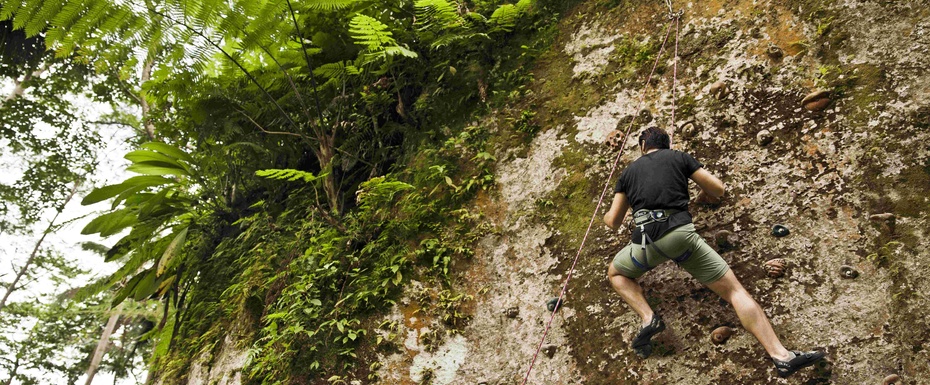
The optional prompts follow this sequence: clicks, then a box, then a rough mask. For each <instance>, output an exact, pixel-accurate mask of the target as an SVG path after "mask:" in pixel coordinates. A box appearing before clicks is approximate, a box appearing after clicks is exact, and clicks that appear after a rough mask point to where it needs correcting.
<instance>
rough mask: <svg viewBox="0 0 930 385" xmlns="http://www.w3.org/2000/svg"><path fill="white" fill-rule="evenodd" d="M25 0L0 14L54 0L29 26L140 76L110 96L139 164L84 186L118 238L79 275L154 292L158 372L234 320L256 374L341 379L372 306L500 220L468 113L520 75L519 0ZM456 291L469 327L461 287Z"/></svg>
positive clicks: (449, 267)
mask: <svg viewBox="0 0 930 385" xmlns="http://www.w3.org/2000/svg"><path fill="white" fill-rule="evenodd" d="M32 3H33V2H30V3H29V4H24V3H21V2H17V3H16V4H15V5H9V6H7V4H4V6H5V8H4V9H5V10H4V11H3V13H0V19H4V18H12V20H13V22H14V24H16V25H23V26H24V25H26V24H17V21H16V20H17V18H19V19H24V18H27V17H28V16H23V14H30V15H31V14H36V13H38V11H39V10H40V8H41V9H45V8H46V5H47V9H45V11H43V12H47V14H46V16H43V18H40V19H44V20H39V21H31V20H30V21H29V22H32V23H34V24H33V27H32V28H31V29H29V31H28V32H32V31H34V30H36V28H38V30H40V31H46V32H45V36H46V44H47V45H48V47H49V48H51V49H53V50H55V52H57V53H58V54H60V55H62V56H67V55H73V56H74V60H77V61H82V62H86V63H88V64H89V65H90V66H91V67H92V68H93V69H94V70H95V71H97V73H99V74H101V75H103V76H104V77H106V78H107V79H108V81H109V82H111V83H108V84H117V85H119V86H120V87H125V83H131V82H136V83H138V89H130V90H129V92H122V93H120V94H119V95H120V96H118V98H121V99H120V100H122V101H130V102H133V103H139V104H142V105H143V106H148V107H147V108H148V111H149V112H147V113H146V115H145V116H142V117H140V118H139V119H137V120H136V122H140V123H143V124H151V125H152V126H154V127H155V130H154V132H153V135H152V136H154V139H156V140H154V141H148V142H146V143H142V144H140V145H139V146H138V149H137V150H135V151H132V152H130V153H129V154H127V155H126V159H127V160H129V161H130V162H131V165H130V166H129V168H128V170H130V171H132V172H135V173H137V174H139V175H137V176H133V177H131V178H127V179H126V180H124V181H122V182H120V183H116V184H112V185H109V186H103V187H100V188H98V189H95V190H94V191H92V192H91V193H90V194H88V195H87V196H86V197H85V199H84V203H87V204H90V203H94V202H102V201H106V200H110V201H111V206H110V207H111V210H110V211H109V212H107V213H103V214H101V215H100V216H98V217H96V218H95V219H94V220H92V221H91V222H90V223H89V224H88V225H87V226H86V227H85V228H84V232H85V233H92V234H100V235H103V236H111V235H116V236H119V237H120V239H119V240H118V241H117V242H116V244H115V245H114V246H113V247H112V248H111V249H110V250H108V251H107V254H106V257H105V260H106V261H115V262H118V263H119V264H120V266H121V267H120V269H119V270H118V271H117V272H116V273H114V274H113V275H112V276H110V277H108V278H107V279H105V280H104V281H101V282H100V283H98V284H96V285H93V287H92V289H87V290H85V291H83V292H82V293H81V294H82V296H83V297H86V296H88V295H90V294H89V293H92V292H93V291H95V290H97V291H103V290H106V289H107V288H110V289H111V290H112V291H113V292H114V296H113V298H112V299H110V303H111V304H117V303H122V302H125V301H126V300H127V299H132V300H133V301H135V302H139V303H145V302H146V301H148V300H160V301H162V302H163V304H162V309H163V311H164V312H163V314H162V318H161V320H160V322H159V325H158V327H157V328H156V330H154V331H152V332H151V335H152V338H153V343H152V351H153V355H152V358H151V361H150V362H151V365H152V368H153V373H154V375H155V377H158V378H161V379H163V380H165V381H168V382H170V381H173V380H174V379H181V378H184V376H183V374H184V372H185V370H187V369H188V365H189V364H190V362H191V360H192V359H193V357H201V356H203V355H209V353H211V352H214V351H215V349H217V348H218V346H219V344H218V341H221V340H222V339H223V336H224V335H225V334H227V333H237V334H241V335H242V336H243V339H245V340H248V341H252V343H251V345H250V348H249V359H248V362H247V364H246V368H245V372H244V373H246V374H248V376H249V378H250V380H251V381H252V382H254V383H269V384H271V383H304V382H312V381H308V380H307V379H308V378H310V379H314V378H315V379H323V378H331V377H332V376H334V375H337V374H338V376H339V377H340V378H341V377H342V376H343V375H344V374H345V373H347V371H350V370H351V369H352V368H353V366H354V365H355V363H356V361H357V357H358V356H359V355H358V354H357V352H358V349H359V346H363V345H364V344H365V342H364V341H368V340H373V339H374V338H375V337H374V335H373V333H372V331H371V325H369V324H366V322H365V320H366V319H367V317H370V316H372V315H374V314H377V313H378V312H381V311H384V310H385V308H386V307H387V306H388V305H390V304H391V303H392V301H393V300H394V299H396V298H397V295H398V293H400V292H401V291H402V289H403V286H404V285H405V283H406V282H408V280H409V279H410V278H411V277H414V276H421V277H431V279H435V280H437V281H438V282H440V284H443V283H442V282H447V280H448V279H450V278H449V277H450V274H451V273H452V271H454V268H455V266H456V264H457V263H465V262H466V261H467V260H468V258H469V257H470V256H471V254H472V252H471V245H472V243H473V242H475V240H476V239H477V238H478V237H480V236H481V235H482V234H484V233H486V232H488V231H491V229H489V228H488V226H486V225H481V223H480V222H481V215H480V213H477V212H474V211H473V209H470V208H467V205H468V202H470V201H471V200H472V199H474V197H475V196H476V195H477V194H479V193H480V192H481V191H484V190H488V189H491V188H493V186H494V175H493V168H494V163H495V161H496V160H495V159H494V157H493V156H492V155H491V154H490V152H489V151H490V150H489V149H487V148H485V147H486V143H487V137H488V135H489V134H488V128H487V127H481V126H477V125H471V126H468V127H466V128H464V129H462V128H461V127H462V126H463V124H462V123H461V121H462V120H463V119H464V115H465V114H466V113H467V112H470V111H472V109H474V108H475V107H477V106H482V105H483V103H485V102H487V101H488V97H489V95H494V93H495V92H501V93H504V94H510V93H512V92H513V91H511V90H505V89H500V90H498V89H497V88H495V87H498V86H499V87H498V88H503V87H504V86H509V85H511V84H515V83H518V82H520V79H525V78H523V77H521V75H520V73H522V72H519V71H525V70H524V69H522V68H525V67H526V66H525V65H524V64H525V63H524V61H525V60H529V59H526V58H525V57H524V56H521V51H520V50H517V49H515V47H518V46H519V45H516V46H515V45H514V44H515V43H512V42H509V41H508V38H509V37H512V36H513V35H514V34H516V33H518V32H519V31H520V29H521V26H523V27H527V28H525V29H526V30H532V29H533V28H535V27H529V26H530V24H529V21H526V20H530V19H532V17H533V8H534V7H533V6H532V4H533V3H531V2H529V1H520V2H519V3H517V4H515V5H508V4H504V5H499V4H494V5H493V6H489V7H488V9H487V11H486V12H485V11H482V13H479V12H472V11H468V10H467V9H466V8H464V7H462V6H461V5H462V4H456V3H452V2H448V1H441V0H436V1H416V2H415V3H411V2H407V1H393V0H392V1H385V2H372V1H365V0H354V1H351V0H313V1H306V2H291V1H283V2H282V1H269V2H253V1H245V0H235V1H232V2H221V1H216V0H193V1H185V2H174V1H168V2H149V3H145V5H142V4H131V3H120V2H117V3H111V2H105V1H98V0H87V1H86V2H81V1H78V0H62V1H58V2H51V3H55V4H48V3H49V2H46V3H47V4H46V5H41V6H40V5H37V4H32ZM76 5H80V6H76ZM6 9H10V10H9V11H8V12H7V10H6ZM48 15H51V16H48ZM414 15H416V17H414ZM523 21H526V22H525V23H524V24H521V23H522V22H523ZM514 52H515V53H514ZM505 60H506V61H507V62H506V63H504V64H502V62H504V61H505ZM140 69H141V72H142V74H139V72H140ZM146 71H148V72H146ZM450 126H451V127H452V129H450ZM453 129H454V131H453ZM168 143H171V144H170V145H169V144H168ZM297 181H300V182H302V183H288V182H297ZM444 293H445V294H443V296H442V297H441V298H440V299H441V302H442V303H443V304H444V305H443V307H441V309H444V310H442V311H443V312H447V313H449V314H448V316H443V319H445V320H446V322H447V324H449V325H452V327H454V328H459V327H461V326H462V325H463V324H464V323H465V322H467V316H466V315H465V314H464V313H463V312H462V310H461V304H462V303H463V302H464V301H467V298H468V297H467V296H466V295H460V294H452V292H451V291H447V292H444ZM130 303H131V302H130Z"/></svg>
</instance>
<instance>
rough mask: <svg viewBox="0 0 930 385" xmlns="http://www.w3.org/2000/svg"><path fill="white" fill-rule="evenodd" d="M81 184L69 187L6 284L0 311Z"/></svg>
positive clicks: (0, 300) (0, 301)
mask: <svg viewBox="0 0 930 385" xmlns="http://www.w3.org/2000/svg"><path fill="white" fill-rule="evenodd" d="M80 186H81V181H75V182H74V186H73V187H72V188H71V193H70V194H68V197H67V198H65V201H64V202H63V203H62V204H61V206H60V207H58V212H56V213H55V216H54V217H53V218H52V220H51V221H50V222H49V223H48V227H46V228H45V231H43V232H42V236H41V237H40V238H39V240H38V241H36V245H35V247H33V248H32V254H30V255H29V259H27V260H26V263H24V264H23V266H22V267H20V269H19V271H17V272H16V277H15V278H13V282H11V283H10V286H7V288H6V293H5V294H3V299H0V311H3V308H4V307H6V301H7V300H8V299H9V298H10V294H13V291H15V290H16V284H18V283H19V280H20V279H22V278H23V276H25V275H26V272H28V271H29V268H30V267H32V262H34V261H35V259H36V255H38V254H39V249H40V248H41V247H42V243H43V242H45V237H46V236H48V235H49V234H50V233H51V232H52V230H53V229H54V228H55V222H57V221H58V216H59V215H61V212H62V211H63V210H64V209H65V206H66V205H67V204H68V202H71V199H73V198H74V194H75V193H77V190H78V187H80Z"/></svg>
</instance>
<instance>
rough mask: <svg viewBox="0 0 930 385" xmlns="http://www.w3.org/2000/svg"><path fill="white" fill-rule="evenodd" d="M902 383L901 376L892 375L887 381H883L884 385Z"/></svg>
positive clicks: (886, 378)
mask: <svg viewBox="0 0 930 385" xmlns="http://www.w3.org/2000/svg"><path fill="white" fill-rule="evenodd" d="M903 383H904V382H902V381H901V376H899V375H897V374H890V375H888V377H885V380H884V381H882V385H893V384H903Z"/></svg>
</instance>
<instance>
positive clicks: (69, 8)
mask: <svg viewBox="0 0 930 385" xmlns="http://www.w3.org/2000/svg"><path fill="white" fill-rule="evenodd" d="M87 7H88V5H86V4H85V1H82V0H70V1H68V4H65V6H64V7H62V8H61V12H58V14H57V15H55V16H54V17H52V20H51V24H52V26H54V28H57V29H61V30H67V29H68V28H71V26H72V25H74V23H76V22H77V21H78V19H80V17H81V14H82V13H83V12H82V11H84V10H85V9H87Z"/></svg>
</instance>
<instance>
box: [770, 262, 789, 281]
mask: <svg viewBox="0 0 930 385" xmlns="http://www.w3.org/2000/svg"><path fill="white" fill-rule="evenodd" d="M786 270H788V262H787V261H785V260H784V259H782V258H775V259H771V260H768V261H766V262H765V272H766V273H768V275H769V277H772V278H779V277H781V276H783V275H785V271H786Z"/></svg>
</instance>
